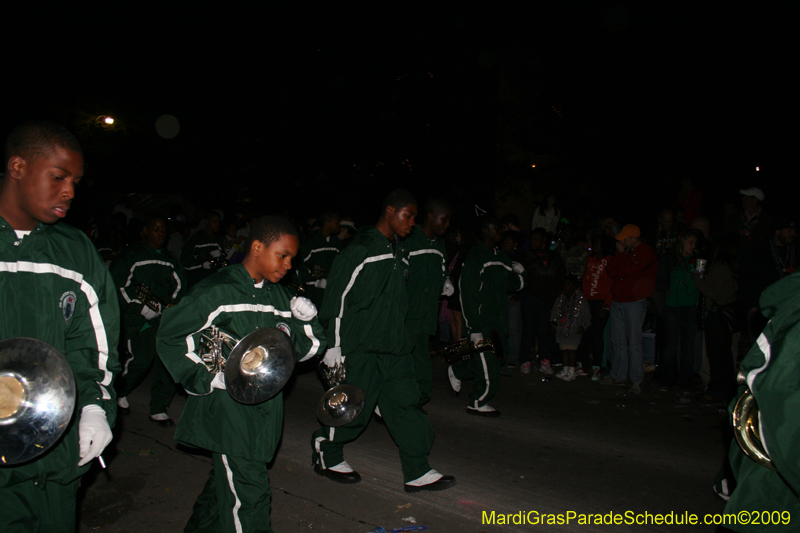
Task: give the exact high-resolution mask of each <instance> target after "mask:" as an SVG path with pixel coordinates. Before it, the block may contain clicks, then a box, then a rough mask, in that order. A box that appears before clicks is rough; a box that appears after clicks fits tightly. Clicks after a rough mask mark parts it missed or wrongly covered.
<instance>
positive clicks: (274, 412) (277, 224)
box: [158, 216, 326, 532]
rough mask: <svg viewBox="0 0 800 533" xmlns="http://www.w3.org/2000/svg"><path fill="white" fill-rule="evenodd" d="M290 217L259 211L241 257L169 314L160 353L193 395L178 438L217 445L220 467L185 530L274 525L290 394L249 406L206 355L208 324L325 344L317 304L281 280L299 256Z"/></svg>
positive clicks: (310, 348)
mask: <svg viewBox="0 0 800 533" xmlns="http://www.w3.org/2000/svg"><path fill="white" fill-rule="evenodd" d="M297 248H298V238H297V232H296V230H295V228H294V226H292V224H291V223H289V222H288V221H286V220H284V219H282V218H279V217H274V216H267V217H261V218H259V219H258V220H256V221H255V222H253V224H252V225H251V227H250V236H249V239H248V245H247V250H248V252H247V255H246V256H245V258H244V261H243V262H242V263H240V264H236V265H231V266H229V267H226V268H223V269H222V270H220V271H219V272H218V273H217V274H215V275H213V276H211V277H210V278H208V279H206V280H203V281H202V282H201V283H199V284H198V285H197V286H195V287H194V288H193V289H192V290H190V291H189V294H188V295H187V296H186V297H184V298H183V299H182V300H181V302H180V303H179V304H178V305H176V306H175V307H171V308H169V309H167V310H166V311H165V312H164V317H163V319H162V323H161V328H160V329H159V332H158V353H159V355H160V356H161V358H162V360H163V361H164V364H165V365H166V367H167V369H168V370H169V371H170V373H171V374H172V376H173V377H174V378H175V379H176V380H178V381H179V382H180V383H181V384H182V385H183V386H184V387H185V388H186V391H187V392H188V393H189V398H188V400H187V402H186V408H185V410H184V412H183V414H182V415H181V419H180V422H179V423H178V427H177V430H176V431H175V440H177V441H178V442H180V443H182V444H186V445H189V446H194V447H197V448H204V449H207V450H210V451H211V452H212V457H213V461H214V463H213V467H212V469H211V472H210V473H209V477H208V482H207V483H206V485H205V488H204V489H203V492H202V493H201V494H200V496H198V498H197V501H196V502H195V505H194V510H193V513H192V516H191V518H190V519H189V523H188V524H187V526H186V529H185V531H187V532H191V531H225V532H233V531H272V529H271V527H270V498H271V496H270V487H269V475H268V472H267V463H268V462H269V461H271V460H272V458H273V455H274V454H275V449H276V448H277V446H278V441H279V440H280V437H281V430H282V423H283V395H282V393H278V394H277V395H276V396H274V397H272V398H271V399H269V400H267V401H265V402H262V403H259V404H255V405H245V404H242V403H239V402H237V401H236V400H234V399H233V398H231V396H230V395H229V394H228V393H227V391H225V390H224V389H225V388H226V385H225V375H224V373H222V372H220V373H218V374H212V373H211V372H209V371H208V369H207V367H206V365H205V364H204V363H203V361H202V359H201V358H200V356H199V355H198V352H199V351H200V350H199V347H200V338H201V335H202V332H203V331H204V330H206V329H207V328H209V327H210V326H216V327H218V328H219V329H220V330H222V331H224V332H225V333H227V334H229V335H232V336H233V337H235V338H237V339H241V338H242V337H244V336H246V335H247V334H249V333H251V332H253V331H255V330H256V329H258V328H263V327H275V328H278V329H280V330H282V331H284V332H285V333H286V334H287V335H289V337H290V338H291V340H292V342H293V343H294V345H295V347H296V349H297V356H298V358H300V360H301V361H304V360H306V359H309V358H311V357H313V356H315V355H317V354H318V353H320V352H321V350H323V349H324V348H325V345H326V342H325V338H324V337H323V330H322V327H321V326H320V325H319V322H318V321H317V319H316V315H317V309H316V307H314V304H312V303H311V302H310V301H309V300H308V299H307V298H302V297H294V298H292V296H291V294H290V293H289V291H288V290H287V289H286V288H284V287H283V286H281V285H280V284H278V282H279V281H280V280H281V278H283V277H284V276H285V275H286V273H287V272H288V271H289V269H290V268H291V264H292V257H294V256H295V255H296V254H297Z"/></svg>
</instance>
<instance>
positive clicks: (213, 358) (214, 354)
mask: <svg viewBox="0 0 800 533" xmlns="http://www.w3.org/2000/svg"><path fill="white" fill-rule="evenodd" d="M223 346H226V347H228V348H230V349H231V351H230V354H229V355H228V357H227V358H226V357H225V356H224V355H223ZM201 347H202V348H203V351H202V353H201V354H200V357H201V358H202V359H203V362H204V363H205V364H206V367H207V368H208V370H209V371H210V372H214V373H217V372H223V371H224V372H225V388H226V389H227V390H228V394H230V396H231V398H233V399H234V400H236V401H237V402H240V403H244V404H248V405H252V404H256V403H261V402H264V401H267V400H269V399H270V398H272V397H273V396H275V395H276V394H278V392H280V390H281V389H282V388H283V387H284V386H285V385H286V383H287V382H288V381H289V378H291V377H292V372H293V371H294V365H295V362H296V356H295V351H294V345H293V344H292V340H291V339H290V338H289V336H288V335H287V334H286V333H284V332H283V331H281V330H279V329H277V328H260V329H257V330H255V331H254V332H252V333H250V334H249V335H247V336H245V337H244V338H242V340H236V339H235V338H234V337H232V336H231V335H228V334H227V333H225V332H223V331H220V330H219V329H218V328H216V327H212V328H209V329H208V330H204V333H203V335H202V343H201Z"/></svg>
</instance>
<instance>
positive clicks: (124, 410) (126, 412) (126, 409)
mask: <svg viewBox="0 0 800 533" xmlns="http://www.w3.org/2000/svg"><path fill="white" fill-rule="evenodd" d="M117 412H118V413H121V414H123V415H129V414H131V408H130V407H120V406H119V405H118V406H117Z"/></svg>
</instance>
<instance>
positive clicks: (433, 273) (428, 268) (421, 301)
mask: <svg viewBox="0 0 800 533" xmlns="http://www.w3.org/2000/svg"><path fill="white" fill-rule="evenodd" d="M424 216H425V218H424V221H423V222H422V227H420V226H414V229H413V230H411V235H409V236H408V238H407V239H406V240H405V242H404V243H403V246H404V247H405V249H406V251H407V252H408V318H407V320H406V322H407V327H408V331H409V333H410V334H411V335H413V341H414V351H413V352H412V357H413V359H414V369H415V373H416V376H417V383H418V384H419V390H420V405H425V404H426V403H427V402H428V400H430V399H431V385H432V382H433V378H432V374H431V356H430V351H429V350H428V340H429V337H430V336H431V335H433V334H435V333H436V327H437V326H438V323H437V322H438V318H439V297H440V296H441V295H444V296H450V295H451V294H453V290H454V287H453V283H452V282H451V281H450V280H449V279H447V278H446V276H445V269H446V266H445V254H446V253H447V252H446V250H445V246H444V241H443V240H442V239H441V238H440V237H441V236H442V235H443V234H444V232H445V231H447V228H448V226H450V218H451V217H452V216H453V211H452V209H451V208H450V206H449V205H447V204H446V203H445V202H442V201H441V200H429V201H428V202H427V203H426V204H425V213H424Z"/></svg>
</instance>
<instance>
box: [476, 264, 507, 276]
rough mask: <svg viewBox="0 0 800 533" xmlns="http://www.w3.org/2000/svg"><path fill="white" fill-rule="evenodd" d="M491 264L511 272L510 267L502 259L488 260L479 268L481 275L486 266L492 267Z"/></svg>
mask: <svg viewBox="0 0 800 533" xmlns="http://www.w3.org/2000/svg"><path fill="white" fill-rule="evenodd" d="M492 266H501V267H503V268H505V269H506V270H508V271H509V272H511V267H510V266H508V265H507V264H505V263H503V262H502V261H488V262H486V263H484V264H483V268H481V275H483V272H484V271H485V270H486V267H492Z"/></svg>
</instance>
